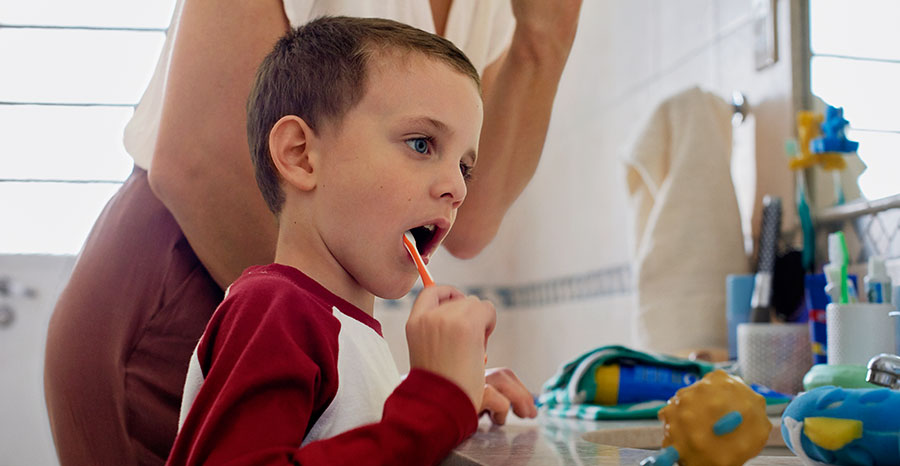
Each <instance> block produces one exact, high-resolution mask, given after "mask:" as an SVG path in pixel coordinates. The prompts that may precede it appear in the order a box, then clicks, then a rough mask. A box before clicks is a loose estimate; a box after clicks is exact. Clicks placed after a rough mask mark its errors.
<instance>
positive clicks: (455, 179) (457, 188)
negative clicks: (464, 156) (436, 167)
mask: <svg viewBox="0 0 900 466" xmlns="http://www.w3.org/2000/svg"><path fill="white" fill-rule="evenodd" d="M432 192H433V194H434V195H435V196H436V197H440V198H441V199H447V200H449V201H450V202H451V204H452V207H453V208H454V209H456V208H458V207H459V206H460V205H461V204H462V202H463V200H464V199H465V198H466V193H467V188H466V180H465V177H463V174H462V172H461V171H460V168H459V164H458V163H457V164H455V165H454V167H453V170H452V171H451V170H442V175H441V177H440V179H439V180H438V182H436V183H435V184H434V187H433V191H432Z"/></svg>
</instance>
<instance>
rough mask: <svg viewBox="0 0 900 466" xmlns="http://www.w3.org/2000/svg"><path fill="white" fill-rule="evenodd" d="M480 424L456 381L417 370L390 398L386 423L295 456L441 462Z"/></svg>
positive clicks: (323, 460) (321, 460)
mask: <svg viewBox="0 0 900 466" xmlns="http://www.w3.org/2000/svg"><path fill="white" fill-rule="evenodd" d="M477 425H478V417H477V416H476V415H475V407H474V406H473V405H472V402H471V401H470V400H469V397H468V396H467V395H466V394H465V392H463V391H462V390H461V389H460V388H459V387H458V386H456V384H454V383H453V382H450V381H449V380H447V379H445V378H443V377H441V376H439V375H437V374H434V373H432V372H428V371H423V370H417V369H413V370H412V371H411V372H410V373H409V375H408V376H407V377H406V380H404V381H403V383H401V384H400V386H398V387H397V389H396V390H394V392H393V393H392V394H391V396H390V397H388V399H387V401H386V402H385V403H384V413H383V414H382V418H381V422H379V423H376V424H369V425H366V426H362V427H359V428H356V429H354V430H351V431H348V432H345V433H343V434H341V435H338V436H336V437H332V438H330V439H326V440H320V441H318V442H313V443H310V444H309V445H306V447H304V448H302V449H300V450H299V451H298V452H296V454H294V455H293V457H292V458H293V460H294V461H295V462H296V463H298V464H304V465H318V464H329V465H348V466H349V465H358V464H372V465H382V464H383V465H388V464H390V465H397V464H436V463H437V462H439V461H440V460H442V459H444V457H446V456H447V455H448V454H449V453H450V450H452V449H453V447H455V446H457V445H459V444H460V443H461V442H462V441H463V440H465V439H466V438H467V437H468V436H470V435H472V433H473V432H475V429H476V427H477Z"/></svg>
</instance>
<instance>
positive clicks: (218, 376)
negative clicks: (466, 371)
mask: <svg viewBox="0 0 900 466" xmlns="http://www.w3.org/2000/svg"><path fill="white" fill-rule="evenodd" d="M237 284H238V283H237V282H235V285H237ZM285 288H287V289H288V290H287V291H286V290H285ZM313 301H314V300H310V299H309V298H308V297H306V296H303V293H302V290H299V289H296V288H295V289H293V290H292V289H291V287H289V286H288V287H285V285H284V283H273V284H265V285H264V286H262V287H261V286H259V284H258V283H256V284H254V286H253V287H240V286H238V287H235V286H232V290H231V292H230V293H229V296H228V298H227V299H226V300H225V301H224V302H223V303H222V305H221V306H220V309H218V310H217V311H216V313H215V315H214V316H213V319H212V320H211V321H210V324H209V326H208V327H207V331H206V333H205V334H204V336H203V339H202V340H201V343H200V345H199V346H198V357H199V360H200V365H201V367H202V368H203V372H204V375H205V379H204V382H203V385H202V386H201V388H200V391H199V393H198V395H197V398H196V399H195V400H194V403H193V405H192V406H191V409H190V412H189V414H188V416H187V418H186V419H185V423H184V425H183V426H182V428H181V430H180V431H179V433H178V436H177V437H176V439H175V445H174V446H173V448H172V452H171V454H170V457H169V460H168V463H167V464H174V465H182V464H191V465H193V464H254V465H259V464H273V465H274V464H305V465H317V464H328V465H338V464H361V462H362V463H365V464H430V463H435V462H437V461H440V460H441V459H442V458H443V457H445V456H446V455H447V454H448V453H449V452H450V450H451V449H452V448H453V447H454V446H456V445H457V444H458V443H459V442H461V441H462V440H463V439H464V438H466V437H468V436H469V435H471V433H472V432H474V431H475V428H476V425H477V418H476V416H475V409H474V407H473V406H472V403H471V402H470V401H469V398H468V397H467V396H466V395H465V393H464V392H462V390H460V389H459V388H458V387H457V386H456V385H454V384H453V383H452V382H450V381H448V380H446V379H444V378H442V377H440V376H438V375H435V374H432V373H429V372H425V371H412V372H411V373H410V374H409V376H408V377H407V378H406V380H405V381H404V382H403V383H401V384H400V386H398V387H397V389H396V390H395V391H394V392H393V393H392V394H391V396H390V397H389V398H388V399H387V401H386V402H385V407H384V412H383V416H382V420H381V422H378V423H375V424H371V425H367V426H363V427H359V428H357V429H354V430H351V431H348V432H345V433H343V434H341V435H338V436H335V437H333V438H330V439H325V440H321V441H318V442H312V443H310V444H308V445H306V446H305V447H304V448H302V449H300V448H299V445H300V444H301V443H302V441H303V438H304V437H305V436H306V433H307V432H308V430H309V428H310V427H311V426H312V425H313V424H314V423H315V421H316V420H317V419H318V418H319V416H320V415H321V413H322V412H323V411H324V410H325V408H327V407H328V404H329V403H330V402H331V400H332V399H333V397H334V395H335V393H336V391H337V383H338V380H337V377H338V376H337V350H338V348H337V345H338V343H337V342H338V332H339V330H340V323H339V321H338V320H337V319H336V318H334V317H333V316H332V315H331V311H330V309H326V308H323V307H322V306H321V305H320V304H319V303H317V302H313ZM304 304H307V305H308V306H306V307H308V308H309V309H307V308H304Z"/></svg>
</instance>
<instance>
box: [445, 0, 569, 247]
mask: <svg viewBox="0 0 900 466" xmlns="http://www.w3.org/2000/svg"><path fill="white" fill-rule="evenodd" d="M512 3H513V4H512V7H513V15H514V16H515V18H516V29H515V32H514V33H513V38H512V42H511V43H510V45H509V48H508V49H507V50H506V51H505V52H504V53H503V55H501V56H500V58H498V59H497V60H496V61H495V62H493V63H491V64H490V65H488V67H487V68H486V69H485V71H484V73H483V76H482V89H483V95H484V126H483V127H482V130H481V141H480V143H479V149H478V163H477V165H476V167H475V171H474V178H473V180H472V182H471V183H470V185H469V191H468V195H467V196H466V201H465V202H464V203H463V205H462V207H460V209H459V213H458V215H457V218H456V223H455V225H454V226H453V230H451V232H450V235H449V236H448V237H447V239H446V240H445V241H444V246H445V247H446V248H447V250H448V251H450V253H451V254H453V255H454V256H456V257H459V258H464V259H465V258H470V257H473V256H475V255H476V254H478V253H479V252H480V251H481V250H482V249H484V247H485V246H487V245H488V243H490V242H491V240H492V239H493V238H494V236H495V235H496V234H497V230H498V229H499V227H500V222H501V220H503V216H504V215H505V214H506V211H507V209H509V207H510V205H512V203H513V201H515V200H516V198H517V197H518V196H519V194H521V192H522V190H523V189H525V186H526V185H527V184H528V182H529V181H530V180H531V177H532V176H533V175H534V171H535V170H536V169H537V165H538V161H539V160H540V157H541V151H542V150H543V147H544V139H545V138H546V135H547V126H548V124H549V123H550V112H551V110H552V108H553V99H554V98H555V97H556V89H557V85H558V84H559V79H560V76H561V75H562V71H563V68H564V67H565V64H566V60H567V59H568V57H569V51H570V50H571V48H572V42H573V41H574V40H575V30H576V27H577V24H578V14H579V11H580V9H581V0H512Z"/></svg>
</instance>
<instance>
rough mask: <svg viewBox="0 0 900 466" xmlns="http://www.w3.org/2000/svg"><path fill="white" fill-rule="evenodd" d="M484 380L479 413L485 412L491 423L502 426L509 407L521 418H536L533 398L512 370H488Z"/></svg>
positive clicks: (503, 368) (502, 368)
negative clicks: (482, 397)
mask: <svg viewBox="0 0 900 466" xmlns="http://www.w3.org/2000/svg"><path fill="white" fill-rule="evenodd" d="M484 378H485V382H486V383H485V385H484V399H483V401H482V402H481V410H479V412H481V413H484V412H487V413H488V414H489V415H490V416H491V422H493V423H494V424H498V425H503V424H504V423H505V422H506V415H507V414H509V408H510V406H512V409H513V412H514V413H516V416H519V417H521V418H532V417H535V416H537V407H535V405H534V397H533V396H532V395H531V392H529V391H528V389H527V388H525V384H523V383H522V381H520V380H519V378H518V377H516V374H515V373H513V371H512V370H510V369H507V368H505V367H501V368H495V369H488V370H487V372H485V377H484Z"/></svg>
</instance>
